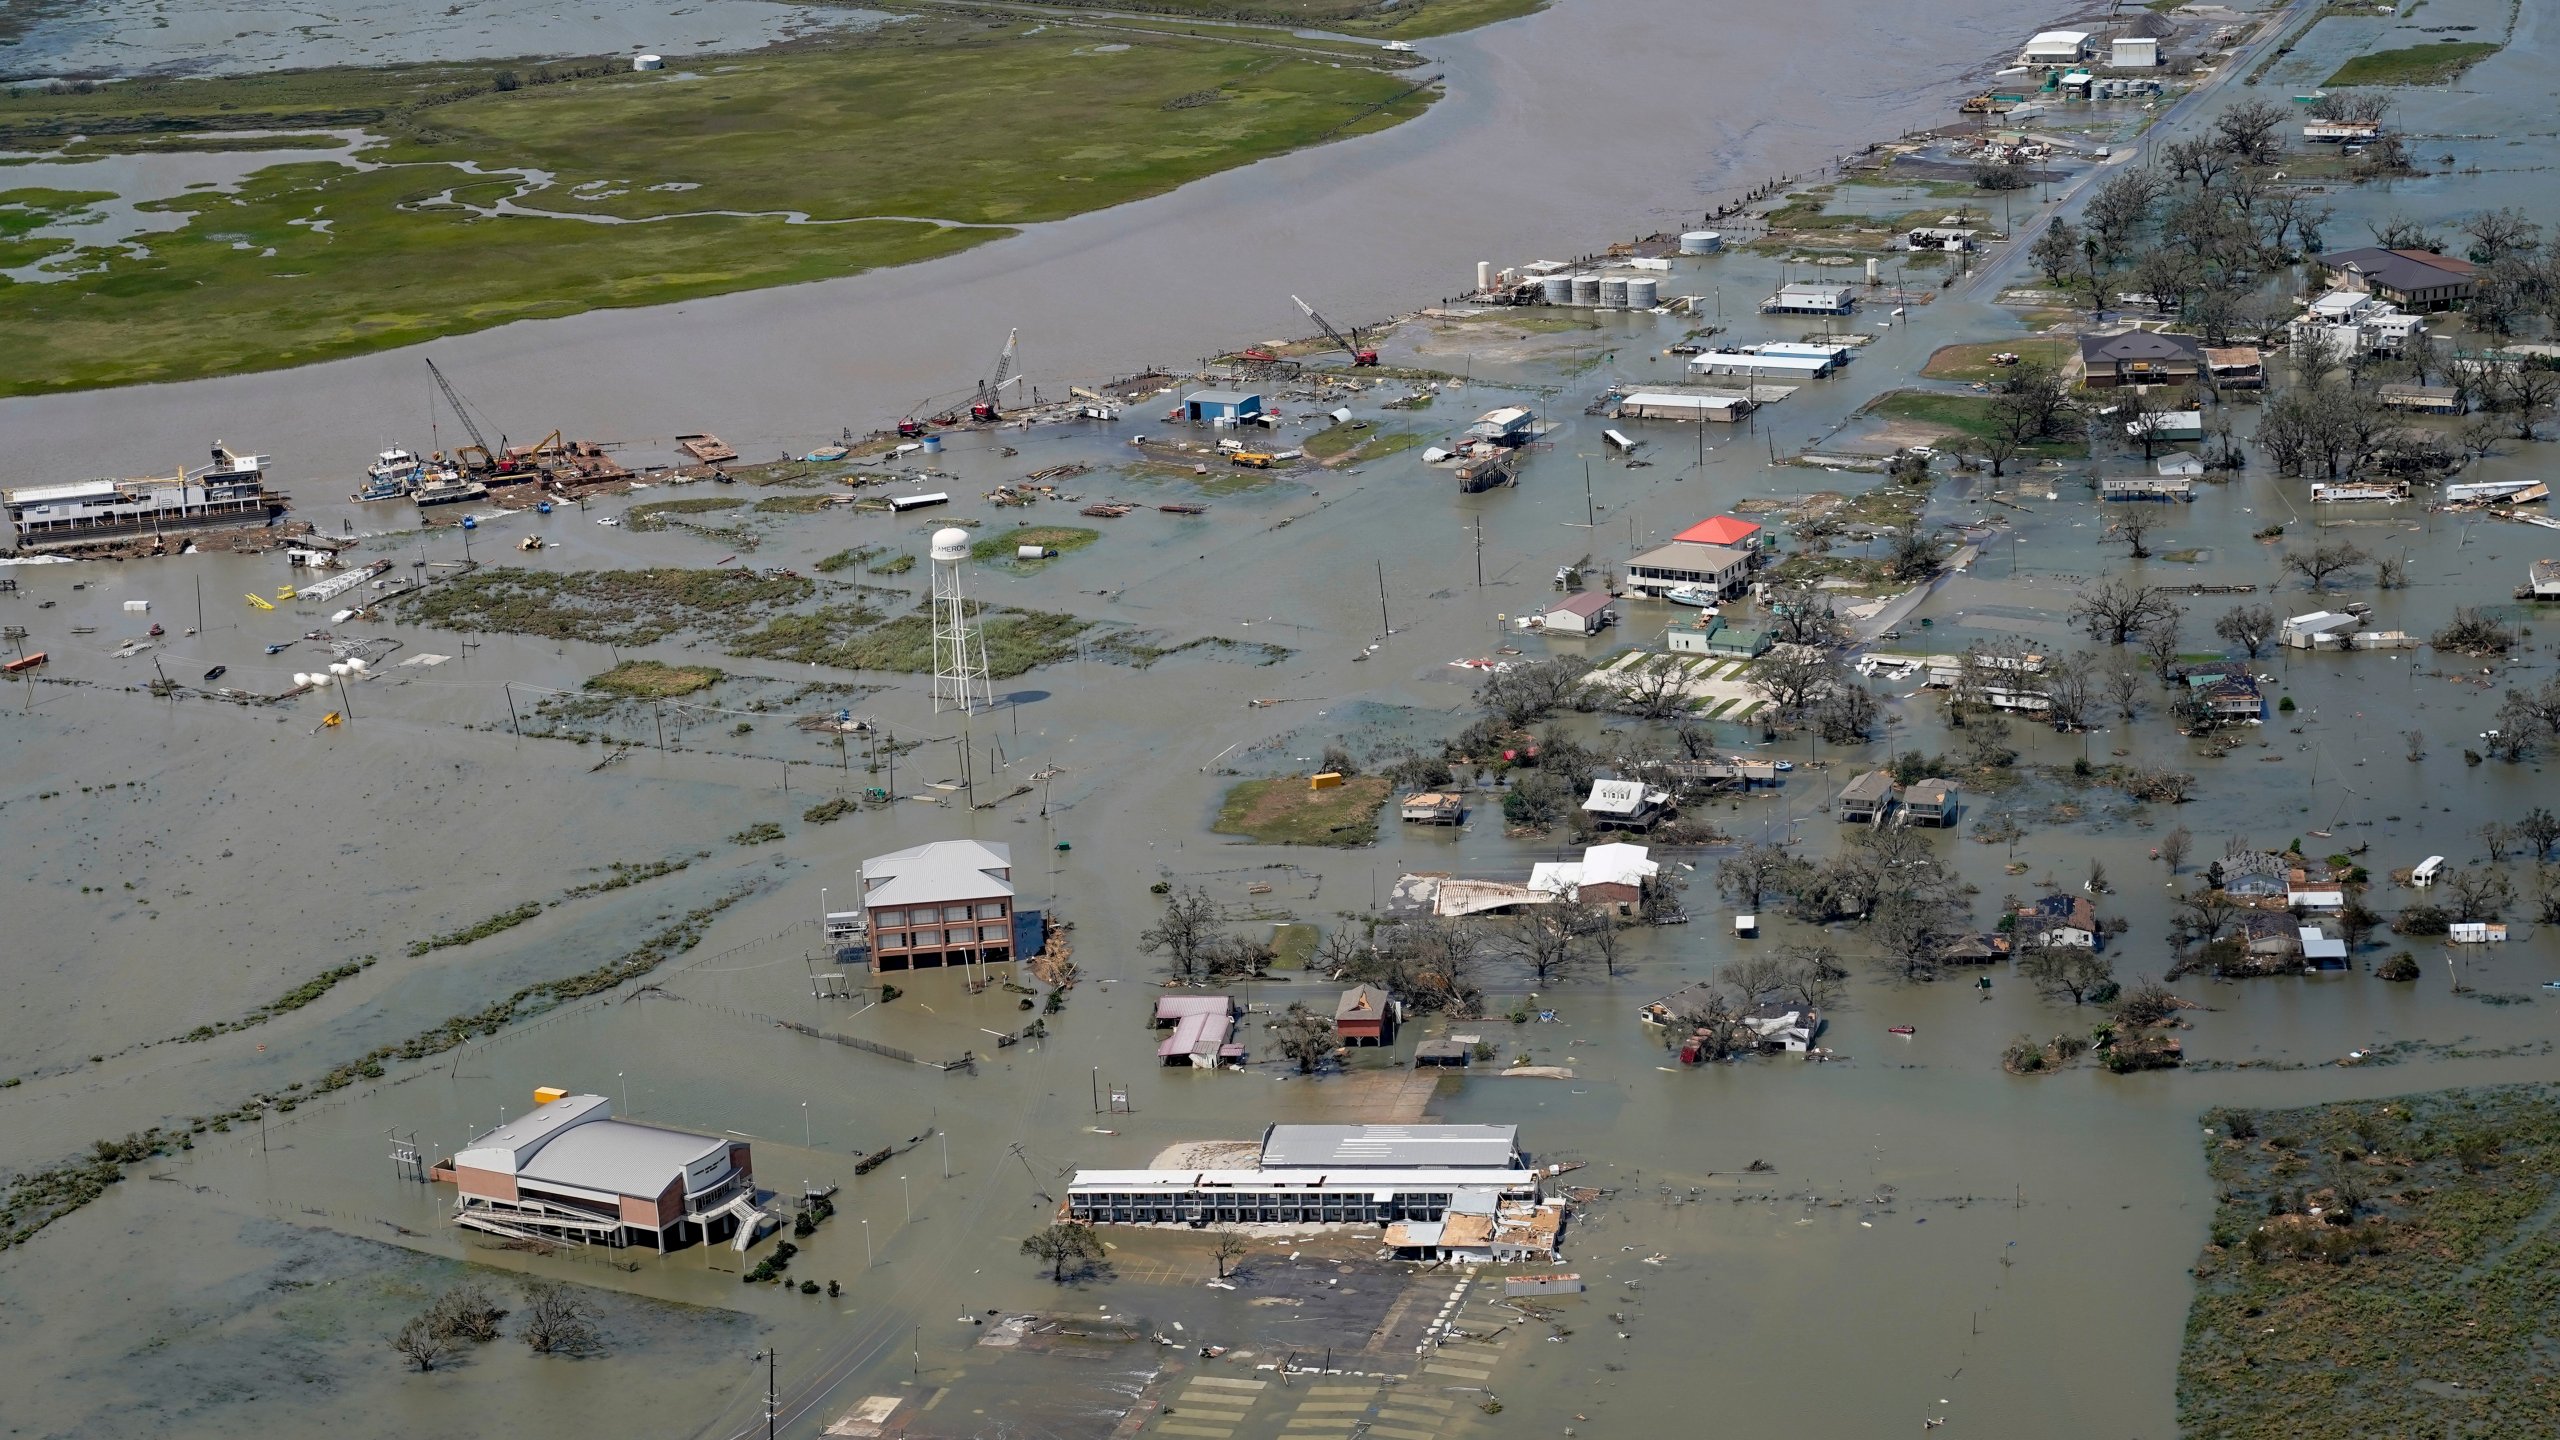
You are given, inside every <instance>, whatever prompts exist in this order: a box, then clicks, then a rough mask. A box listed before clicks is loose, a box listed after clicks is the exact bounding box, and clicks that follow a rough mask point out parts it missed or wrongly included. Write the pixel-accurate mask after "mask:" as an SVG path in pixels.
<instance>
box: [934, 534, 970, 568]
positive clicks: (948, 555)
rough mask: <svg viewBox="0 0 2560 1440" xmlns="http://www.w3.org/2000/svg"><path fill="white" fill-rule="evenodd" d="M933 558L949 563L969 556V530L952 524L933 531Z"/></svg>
mask: <svg viewBox="0 0 2560 1440" xmlns="http://www.w3.org/2000/svg"><path fill="white" fill-rule="evenodd" d="M933 558H934V559H936V560H940V561H942V562H943V563H945V564H949V563H950V562H952V561H955V560H966V559H968V558H969V532H968V531H966V530H963V529H961V528H960V527H959V526H957V525H954V526H951V527H950V528H948V529H943V530H936V531H934V532H933Z"/></svg>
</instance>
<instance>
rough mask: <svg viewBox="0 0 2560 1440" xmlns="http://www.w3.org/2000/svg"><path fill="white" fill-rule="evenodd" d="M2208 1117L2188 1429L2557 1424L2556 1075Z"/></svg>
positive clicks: (2318, 1431) (2250, 1434) (2188, 1367)
mask: <svg viewBox="0 0 2560 1440" xmlns="http://www.w3.org/2000/svg"><path fill="white" fill-rule="evenodd" d="M2205 1123H2206V1124H2207V1125H2210V1126H2213V1127H2214V1129H2215V1133H2213V1134H2210V1135H2208V1136H2206V1137H2205V1149H2206V1158H2207V1163H2208V1165H2209V1167H2210V1169H2211V1172H2212V1176H2213V1181H2214V1189H2215V1192H2216V1194H2217V1195H2218V1196H2219V1197H2220V1207H2219V1209H2217V1211H2216V1212H2215V1215H2214V1220H2213V1231H2212V1237H2211V1240H2210V1241H2209V1243H2208V1244H2207V1245H2206V1247H2205V1251H2204V1255H2203V1257H2202V1259H2201V1260H2200V1261H2198V1263H2197V1265H2196V1267H2195V1275H2196V1298H2195V1302H2194V1305H2193V1308H2192V1309H2190V1310H2189V1312H2188V1316H2187V1334H2186V1344H2185V1351H2184V1354H2183V1355H2182V1356H2181V1357H2180V1360H2179V1365H2178V1420H2179V1426H2180V1433H2182V1434H2183V1435H2185V1436H2186V1437H2188V1440H2289V1437H2296V1436H2299V1437H2304V1440H2310V1437H2315V1436H2330V1435H2550V1434H2555V1433H2560V1385H2555V1384H2554V1383H2553V1380H2552V1377H2551V1368H2550V1364H2549V1360H2548V1358H2547V1357H2548V1353H2549V1348H2550V1345H2551V1342H2552V1317H2553V1316H2554V1315H2555V1314H2560V1232H2555V1231H2554V1230H2553V1228H2552V1224H2553V1219H2554V1213H2555V1208H2560V1098H2555V1096H2554V1094H2553V1092H2552V1091H2551V1090H2550V1089H2549V1088H2548V1087H2544V1086H2523V1085H2519V1086H2512V1087H2501V1088H2496V1089H2482V1090H2452V1091H2445V1092H2441V1093H2438V1094H2432V1095H2415V1096H2404V1097H2401V1098H2398V1099H2391V1100H2378V1101H2358V1102H2350V1103H2342V1104H2336V1105H2323V1106H2314V1107H2311V1108H2308V1109H2301V1110H2279V1111H2271V1112H2237V1113H2235V1112H2229V1111H2214V1112H2210V1113H2208V1114H2207V1115H2206V1117H2205ZM2313 1207H2317V1208H2318V1214H2316V1215H2315V1214H2313V1213H2311V1212H2312V1209H2313Z"/></svg>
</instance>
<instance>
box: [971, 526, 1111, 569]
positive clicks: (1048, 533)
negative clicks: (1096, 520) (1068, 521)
mask: <svg viewBox="0 0 2560 1440" xmlns="http://www.w3.org/2000/svg"><path fill="white" fill-rule="evenodd" d="M1101 538H1102V532H1101V531H1099V530H1088V529H1086V528H1084V527H1083V526H1081V525H1017V526H1015V527H1014V528H1013V529H1011V530H1007V531H1006V532H1004V533H1003V534H1001V535H990V536H988V537H987V538H986V539H984V540H980V541H978V542H977V543H976V544H974V545H971V546H970V547H969V558H970V559H972V560H982V561H987V560H992V561H1001V562H1004V563H1007V564H1019V565H1026V566H1027V565H1034V564H1038V563H1040V562H1038V561H1030V560H1021V559H1018V558H1017V556H1016V553H1015V552H1016V551H1018V550H1019V549H1020V548H1021V547H1022V546H1025V545H1038V546H1041V547H1043V548H1045V549H1050V550H1055V551H1057V552H1058V553H1059V554H1061V555H1064V554H1066V553H1067V552H1068V551H1070V550H1081V549H1083V548H1084V547H1086V546H1087V545H1090V544H1092V543H1093V542H1094V541H1096V540H1099V539H1101Z"/></svg>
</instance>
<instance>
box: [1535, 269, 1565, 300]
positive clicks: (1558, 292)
mask: <svg viewBox="0 0 2560 1440" xmlns="http://www.w3.org/2000/svg"><path fill="white" fill-rule="evenodd" d="M1538 291H1539V294H1540V295H1541V296H1542V297H1543V298H1544V299H1545V300H1546V302H1547V303H1548V304H1550V305H1570V304H1572V303H1573V277H1572V276H1570V275H1542V276H1540V277H1538Z"/></svg>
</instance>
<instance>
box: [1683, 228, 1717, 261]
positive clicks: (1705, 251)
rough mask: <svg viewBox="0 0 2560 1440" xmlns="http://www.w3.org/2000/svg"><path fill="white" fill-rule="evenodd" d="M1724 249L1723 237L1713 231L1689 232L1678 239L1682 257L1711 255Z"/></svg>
mask: <svg viewBox="0 0 2560 1440" xmlns="http://www.w3.org/2000/svg"><path fill="white" fill-rule="evenodd" d="M1723 248H1724V236H1723V235H1722V234H1720V233H1718V232H1716V231H1713V230H1691V231H1689V232H1688V233H1686V234H1684V235H1682V236H1681V237H1680V253H1681V254H1683V255H1713V254H1715V253H1716V252H1717V251H1719V250H1722V249H1723Z"/></svg>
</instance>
